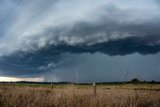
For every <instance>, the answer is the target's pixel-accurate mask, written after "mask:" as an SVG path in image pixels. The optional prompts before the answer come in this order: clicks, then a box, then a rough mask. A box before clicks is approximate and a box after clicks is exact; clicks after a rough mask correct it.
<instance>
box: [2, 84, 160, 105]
mask: <svg viewBox="0 0 160 107" xmlns="http://www.w3.org/2000/svg"><path fill="white" fill-rule="evenodd" d="M0 106H1V107H160V84H121V85H97V86H96V95H95V94H94V90H93V86H92V85H67V84H65V85H53V86H51V85H43V84H41V85H37V84H35V85H34V84H32V85H28V84H0Z"/></svg>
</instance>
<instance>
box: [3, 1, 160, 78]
mask: <svg viewBox="0 0 160 107" xmlns="http://www.w3.org/2000/svg"><path fill="white" fill-rule="evenodd" d="M51 1H52V0H45V1H44V0H39V1H38V0H37V1H36V0H35V1H33V0H28V1H25V0H24V1H23V2H22V3H21V4H20V5H19V6H18V7H17V8H16V10H15V11H14V13H13V14H12V15H11V16H10V17H9V18H8V19H7V20H6V22H5V23H3V24H2V25H0V26H1V28H0V50H1V51H0V71H1V72H0V73H1V75H18V76H20V75H37V74H43V73H44V72H50V71H52V70H55V69H58V68H62V67H63V64H62V63H61V62H63V60H65V59H66V58H64V57H62V54H65V53H70V54H82V53H90V54H93V53H104V54H106V55H109V56H116V55H119V56H124V55H129V54H134V53H139V54H142V55H147V54H156V53H158V52H159V51H160V30H159V29H160V23H159V22H160V12H159V9H160V7H159V5H157V3H158V1H157V0H148V1H146V0H134V1H128V0H114V1H113V0H101V1H94V0H93V1H92V0H81V1H77V0H68V1H65V0H59V1H57V2H56V4H55V5H53V6H51V7H50V8H48V9H47V10H46V11H44V12H42V13H41V14H40V16H38V17H35V19H33V20H32V21H31V22H30V23H27V24H26V25H25V26H24V27H23V29H21V30H20V31H19V30H18V31H17V28H18V27H19V26H21V25H23V23H25V22H26V21H27V20H28V19H30V18H31V17H33V16H34V15H35V14H37V13H38V12H39V10H41V7H45V6H47V5H48V4H49V3H50V2H51ZM0 2H1V3H0V7H1V10H0V13H1V14H0V17H2V16H5V14H6V12H7V11H9V10H10V9H12V8H13V7H14V6H15V5H16V3H17V2H18V1H17V0H15V1H11V0H7V1H6V0H3V1H0ZM11 7H12V8H11ZM14 31H16V33H12V32H14ZM8 34H9V35H8Z"/></svg>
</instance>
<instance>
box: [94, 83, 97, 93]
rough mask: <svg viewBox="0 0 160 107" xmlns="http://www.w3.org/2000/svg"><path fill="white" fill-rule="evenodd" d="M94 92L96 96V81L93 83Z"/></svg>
mask: <svg viewBox="0 0 160 107" xmlns="http://www.w3.org/2000/svg"><path fill="white" fill-rule="evenodd" d="M93 94H94V96H96V95H97V92H96V83H93Z"/></svg>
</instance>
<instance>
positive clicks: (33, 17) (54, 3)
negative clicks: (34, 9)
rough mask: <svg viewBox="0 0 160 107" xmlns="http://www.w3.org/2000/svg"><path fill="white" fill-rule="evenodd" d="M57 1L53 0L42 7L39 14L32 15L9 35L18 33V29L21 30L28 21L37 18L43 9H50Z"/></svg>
mask: <svg viewBox="0 0 160 107" xmlns="http://www.w3.org/2000/svg"><path fill="white" fill-rule="evenodd" d="M57 1H58V0H55V1H53V2H51V3H50V4H49V5H47V6H46V7H44V8H42V9H41V10H40V11H39V12H38V13H37V14H35V15H34V16H32V17H31V18H30V19H28V20H27V21H26V22H24V23H23V24H22V25H21V26H19V27H18V28H17V29H16V30H15V31H14V32H12V33H10V34H9V35H11V34H14V33H16V32H17V31H18V30H20V29H21V28H23V27H24V26H25V25H26V24H27V23H29V22H31V21H32V20H33V19H34V18H36V17H37V16H39V15H40V14H41V13H42V12H43V11H45V10H46V9H48V8H49V7H51V6H52V5H53V4H55V3H56V2H57Z"/></svg>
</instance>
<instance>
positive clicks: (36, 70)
mask: <svg viewBox="0 0 160 107" xmlns="http://www.w3.org/2000/svg"><path fill="white" fill-rule="evenodd" d="M158 40H159V36H156V35H150V36H148V37H147V36H145V37H127V38H124V39H117V40H110V41H108V42H104V43H98V44H94V45H91V46H86V45H83V44H81V45H76V46H71V45H66V44H61V45H58V46H55V45H52V46H48V47H45V48H42V49H40V50H37V51H32V52H22V51H21V52H17V53H14V54H12V55H9V56H3V57H1V58H0V70H1V71H3V73H2V74H3V75H9V74H11V75H36V74H43V73H44V72H50V71H52V70H53V69H57V68H58V67H60V66H58V63H60V61H63V58H61V54H64V53H70V54H83V53H90V54H93V53H97V52H98V53H104V54H107V55H110V56H115V55H128V54H133V53H140V54H143V55H146V54H156V53H158V52H159V51H160V44H157V42H158ZM61 66H62V65H61Z"/></svg>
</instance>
